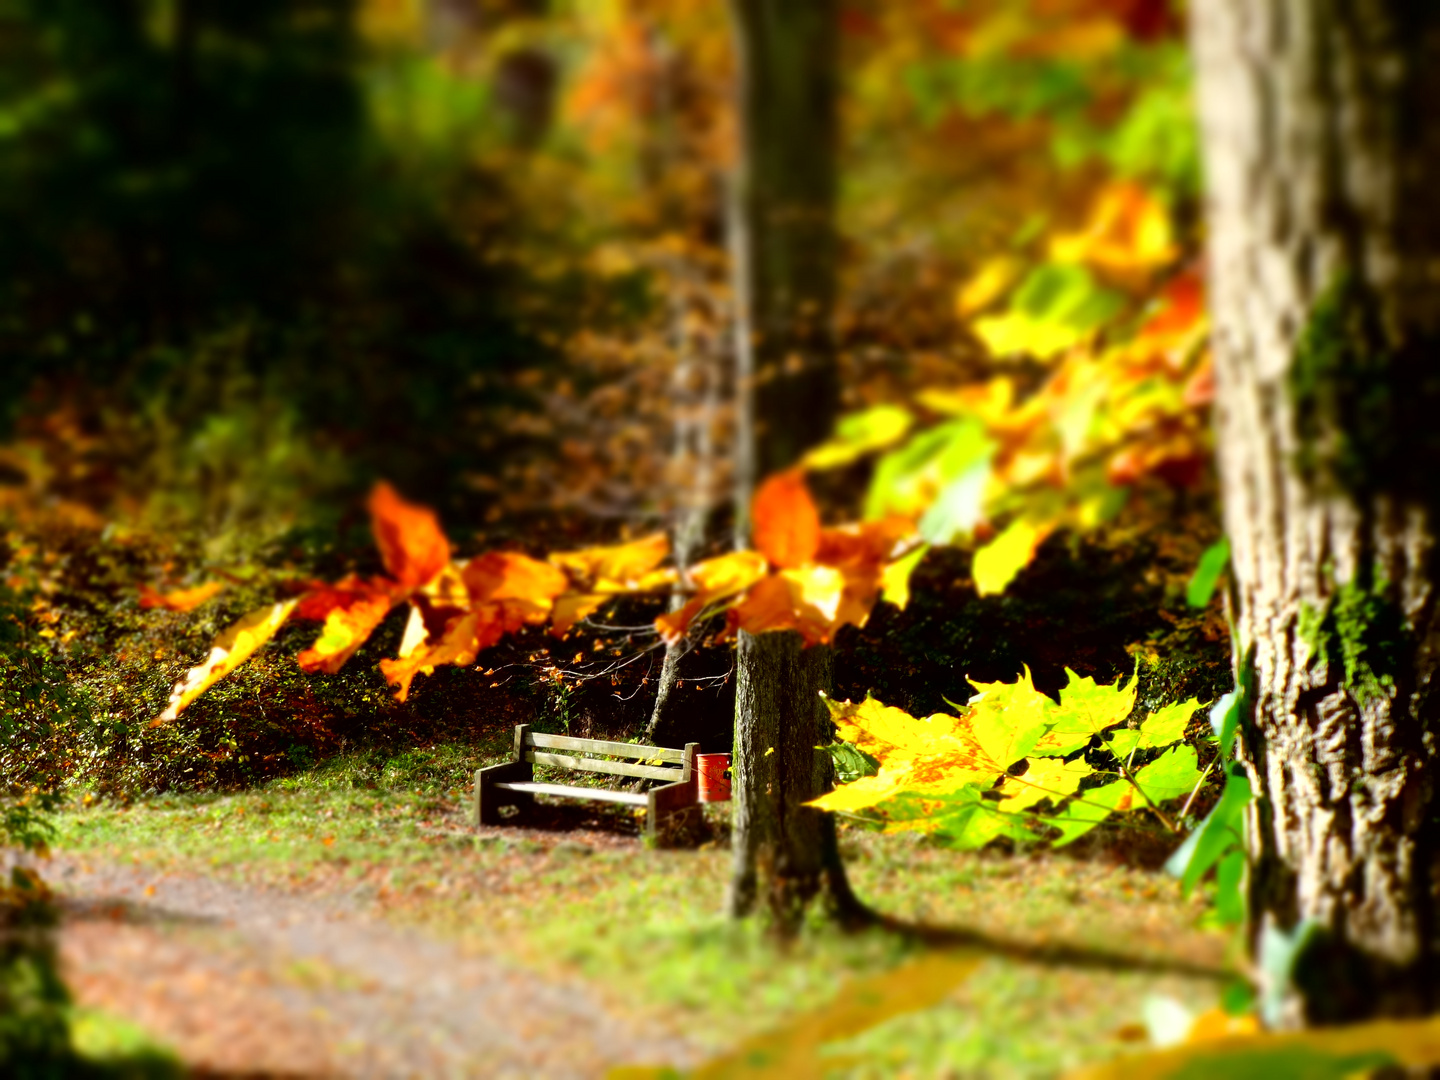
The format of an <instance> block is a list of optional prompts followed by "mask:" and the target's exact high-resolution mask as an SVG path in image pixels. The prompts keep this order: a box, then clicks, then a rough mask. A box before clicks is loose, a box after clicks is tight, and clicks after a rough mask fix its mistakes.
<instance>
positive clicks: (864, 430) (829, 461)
mask: <svg viewBox="0 0 1440 1080" xmlns="http://www.w3.org/2000/svg"><path fill="white" fill-rule="evenodd" d="M914 423H915V416H914V414H913V413H911V412H910V410H909V409H906V408H903V407H901V406H899V405H876V406H874V407H872V408H869V409H866V410H865V411H864V412H858V413H851V414H850V415H848V416H842V417H841V418H840V420H839V422H838V423H837V424H836V425H835V434H834V435H833V436H831V437H830V438H829V439H827V440H825V442H823V443H821V444H820V445H819V446H817V447H815V448H814V449H812V450H810V451H809V452H808V453H806V455H805V457H804V460H803V461H802V464H803V465H804V466H805V468H807V469H833V468H836V467H837V466H840V465H848V464H850V462H852V461H856V460H858V459H859V458H862V457H864V456H865V455H866V454H869V453H872V452H874V451H876V450H883V449H885V448H886V447H887V446H892V445H894V444H895V443H897V442H899V441H900V440H901V439H902V438H904V436H905V434H906V432H908V431H909V430H910V428H911V426H912V425H913V424H914Z"/></svg>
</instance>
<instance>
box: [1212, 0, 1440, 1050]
mask: <svg viewBox="0 0 1440 1080" xmlns="http://www.w3.org/2000/svg"><path fill="white" fill-rule="evenodd" d="M1190 7H1191V12H1192V23H1193V33H1194V46H1195V56H1196V61H1197V70H1198V77H1199V96H1200V110H1201V116H1202V126H1203V143H1204V150H1205V158H1206V167H1207V171H1208V178H1207V180H1208V193H1209V202H1210V207H1209V222H1210V236H1211V240H1210V243H1211V250H1210V272H1211V288H1212V302H1213V313H1214V321H1215V335H1214V348H1215V360H1216V378H1217V387H1218V393H1217V410H1216V411H1217V420H1216V422H1217V440H1218V444H1219V465H1220V473H1221V480H1222V484H1223V489H1224V496H1225V521H1226V528H1227V531H1228V532H1229V534H1230V539H1231V543H1232V546H1233V551H1234V564H1233V565H1234V577H1235V587H1236V594H1237V595H1236V600H1237V605H1236V606H1237V610H1236V632H1237V670H1238V668H1239V666H1240V665H1241V664H1242V663H1243V662H1244V659H1245V657H1247V656H1248V655H1253V661H1254V668H1255V680H1256V701H1255V707H1254V714H1253V718H1252V720H1251V721H1250V723H1249V725H1248V729H1247V730H1245V731H1244V733H1243V740H1242V743H1243V749H1242V753H1243V757H1244V761H1245V764H1246V767H1247V768H1248V769H1249V771H1250V774H1251V780H1252V785H1253V786H1254V787H1255V789H1256V790H1257V792H1258V793H1259V795H1260V798H1259V799H1257V801H1256V802H1255V803H1254V804H1253V805H1252V811H1251V814H1252V816H1251V819H1250V823H1249V824H1250V830H1249V833H1250V843H1251V848H1252V850H1251V855H1252V859H1253V865H1252V870H1251V874H1250V883H1249V896H1250V904H1251V916H1252V926H1251V932H1252V934H1253V935H1254V937H1253V939H1252V940H1253V941H1254V942H1255V943H1256V945H1257V948H1258V942H1259V941H1260V939H1261V937H1262V935H1265V934H1273V933H1274V932H1276V931H1280V932H1290V931H1292V930H1293V929H1294V928H1296V927H1297V926H1298V925H1300V924H1301V923H1302V922H1304V921H1306V920H1309V921H1313V923H1314V924H1316V925H1317V926H1318V927H1319V933H1318V934H1317V936H1316V937H1315V938H1314V939H1313V940H1314V944H1313V946H1312V947H1310V948H1308V949H1307V950H1306V951H1305V952H1304V954H1303V955H1302V956H1301V958H1300V961H1299V963H1298V965H1297V969H1296V973H1295V981H1296V986H1297V987H1298V990H1299V993H1298V994H1293V995H1291V998H1290V1000H1289V1003H1288V1015H1287V1020H1288V1021H1289V1022H1292V1023H1299V1022H1302V1021H1309V1022H1325V1021H1333V1020H1340V1019H1352V1018H1359V1017H1364V1016H1371V1015H1391V1016H1394V1015H1406V1014H1416V1013H1422V1012H1427V1011H1430V1010H1432V1009H1434V1008H1435V1007H1436V1006H1437V1005H1440V962H1437V961H1440V957H1437V955H1436V951H1437V950H1436V945H1437V941H1436V934H1437V918H1436V916H1437V897H1440V865H1437V846H1436V838H1437V824H1436V811H1437V807H1436V805H1435V770H1434V762H1435V753H1436V743H1435V739H1436V735H1437V717H1440V701H1437V698H1436V695H1435V693H1434V692H1433V688H1432V683H1433V676H1434V673H1435V669H1436V661H1437V649H1436V646H1437V644H1440V635H1437V624H1436V603H1435V591H1434V588H1433V582H1434V581H1435V580H1436V570H1437V566H1436V555H1435V545H1434V534H1435V523H1436V514H1437V510H1440V124H1437V123H1436V121H1435V116H1436V113H1435V110H1436V108H1437V103H1440V4H1434V3H1428V2H1408V0H1369V2H1367V0H1290V2H1273V3H1263V2H1256V0H1197V2H1195V3H1192V4H1191V5H1190Z"/></svg>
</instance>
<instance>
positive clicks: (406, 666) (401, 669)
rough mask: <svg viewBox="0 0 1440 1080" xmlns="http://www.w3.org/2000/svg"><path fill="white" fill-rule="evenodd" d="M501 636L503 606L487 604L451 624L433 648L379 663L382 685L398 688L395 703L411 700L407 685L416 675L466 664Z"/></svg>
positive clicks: (502, 632) (503, 630) (503, 628)
mask: <svg viewBox="0 0 1440 1080" xmlns="http://www.w3.org/2000/svg"><path fill="white" fill-rule="evenodd" d="M504 634H505V612H504V605H503V604H486V605H484V606H483V607H481V608H477V609H476V610H475V611H471V612H468V613H466V614H465V615H462V616H460V618H458V619H456V620H455V621H454V622H452V623H451V624H450V626H449V627H447V628H446V630H445V633H444V634H443V635H441V637H440V640H439V641H437V642H435V644H434V645H430V646H428V647H424V648H420V649H416V650H415V652H413V653H411V654H410V655H409V656H405V657H401V658H399V659H396V660H381V661H380V671H381V672H382V673H383V674H384V676H385V681H386V682H388V683H390V684H392V685H394V686H395V687H396V688H397V689H396V691H395V700H396V701H404V700H405V699H406V698H407V697H409V696H410V683H411V682H413V681H414V679H415V676H416V675H430V674H433V673H434V671H435V669H436V668H437V667H439V666H440V665H441V664H455V665H457V666H464V665H465V664H469V663H471V662H472V661H474V659H475V655H476V653H478V652H479V651H480V650H481V649H488V648H489V647H490V646H491V645H494V644H495V643H496V642H497V641H499V640H500V638H501V637H503V636H504Z"/></svg>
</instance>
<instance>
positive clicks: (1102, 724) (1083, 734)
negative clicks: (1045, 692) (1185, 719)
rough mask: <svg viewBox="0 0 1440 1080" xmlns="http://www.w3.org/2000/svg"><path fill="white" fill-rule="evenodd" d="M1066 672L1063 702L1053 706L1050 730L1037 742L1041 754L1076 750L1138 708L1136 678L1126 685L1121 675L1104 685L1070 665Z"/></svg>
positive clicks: (1061, 694)
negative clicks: (1075, 670) (1077, 672)
mask: <svg viewBox="0 0 1440 1080" xmlns="http://www.w3.org/2000/svg"><path fill="white" fill-rule="evenodd" d="M1065 675H1066V678H1067V679H1068V681H1067V682H1066V683H1065V685H1064V686H1063V687H1061V688H1060V704H1059V705H1058V706H1054V707H1053V712H1052V721H1051V726H1050V730H1049V731H1048V732H1047V733H1046V734H1045V735H1044V736H1042V737H1041V739H1040V740H1039V742H1037V743H1036V744H1035V747H1034V751H1035V753H1037V754H1046V755H1052V756H1054V757H1063V756H1065V755H1067V754H1073V753H1074V752H1075V751H1076V750H1079V749H1080V748H1081V747H1083V746H1085V745H1086V744H1088V743H1089V742H1090V740H1091V739H1092V738H1094V737H1095V736H1096V735H1099V734H1100V733H1101V732H1103V731H1107V730H1109V729H1110V728H1113V727H1114V726H1115V725H1117V724H1121V723H1124V721H1125V719H1126V718H1127V717H1128V716H1129V715H1130V713H1131V712H1132V711H1133V710H1134V708H1135V694H1136V689H1137V686H1138V680H1136V679H1135V678H1131V679H1130V680H1129V682H1128V683H1127V684H1126V685H1125V686H1124V687H1122V686H1121V685H1120V681H1119V680H1118V679H1117V680H1116V681H1115V682H1114V683H1111V684H1108V685H1101V684H1099V683H1097V682H1096V681H1095V680H1094V679H1091V678H1081V677H1080V676H1079V675H1077V674H1076V673H1075V672H1073V671H1071V670H1070V669H1069V668H1068V667H1067V668H1066V669H1065Z"/></svg>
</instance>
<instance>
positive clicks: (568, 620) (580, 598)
mask: <svg viewBox="0 0 1440 1080" xmlns="http://www.w3.org/2000/svg"><path fill="white" fill-rule="evenodd" d="M609 599H610V597H608V596H605V595H600V594H596V593H570V594H569V595H567V596H562V597H560V598H559V599H558V600H556V601H555V611H554V614H553V615H552V616H551V623H550V633H552V634H554V635H555V636H556V637H564V636H565V635H566V634H567V633H568V632H569V630H570V628H571V627H572V626H574V625H575V624H576V623H577V622H579V621H580V620H581V619H583V618H585V617H586V616H587V615H590V614H592V613H593V612H595V611H596V610H598V609H599V608H600V606H601V605H602V604H604V603H605V601H607V600H609Z"/></svg>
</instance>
